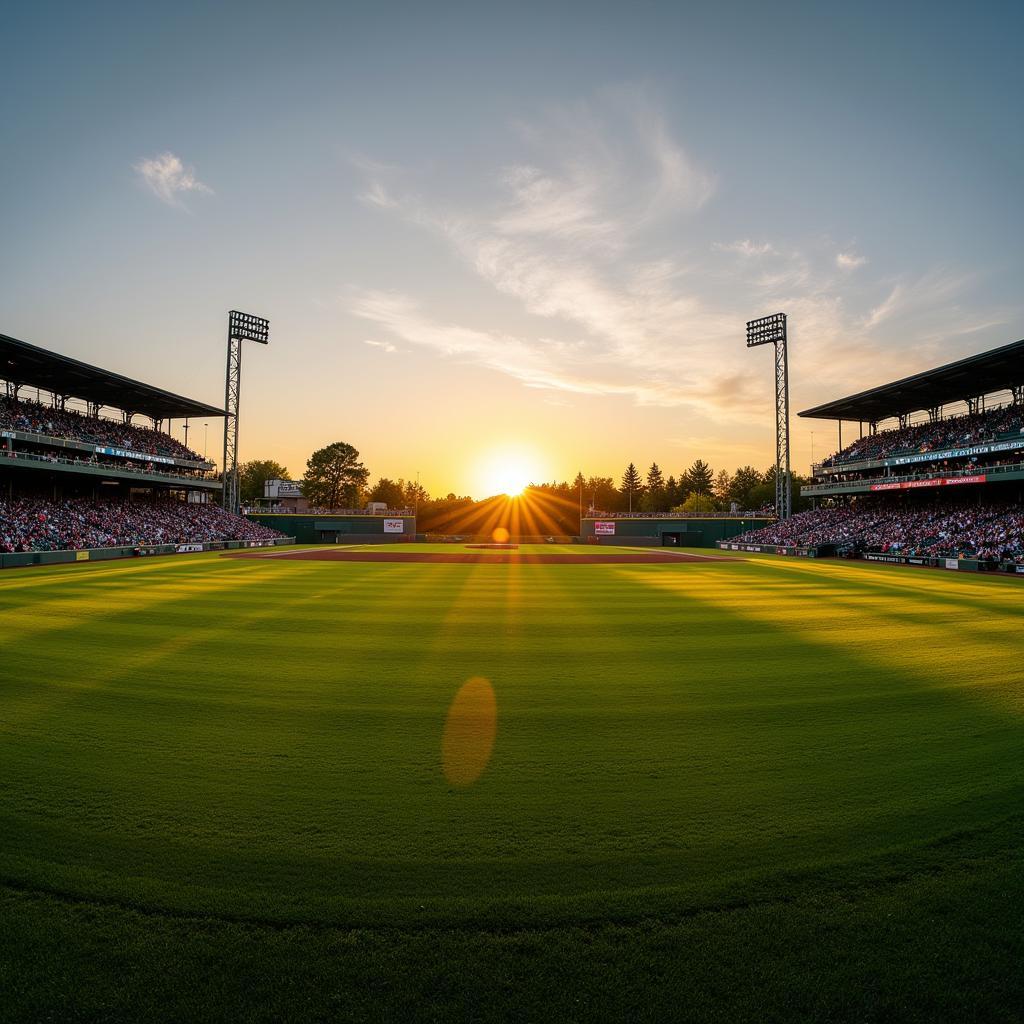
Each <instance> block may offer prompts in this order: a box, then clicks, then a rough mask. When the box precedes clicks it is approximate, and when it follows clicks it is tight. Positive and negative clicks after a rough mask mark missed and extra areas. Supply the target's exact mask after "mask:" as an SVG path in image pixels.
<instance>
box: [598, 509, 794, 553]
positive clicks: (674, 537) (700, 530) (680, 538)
mask: <svg viewBox="0 0 1024 1024" xmlns="http://www.w3.org/2000/svg"><path fill="white" fill-rule="evenodd" d="M772 522H774V520H772V519H770V518H768V517H762V518H753V517H750V516H745V517H740V516H728V515H722V516H716V517H714V518H712V517H708V518H705V517H703V516H690V517H686V516H678V517H677V516H664V517H660V518H648V517H644V516H638V517H636V518H632V517H619V518H616V517H612V516H607V517H601V516H595V517H594V518H587V519H584V520H583V525H582V531H583V541H584V542H585V543H588V544H592V543H595V542H596V543H599V544H630V545H637V544H642V545H657V546H666V547H675V546H678V547H687V548H711V547H714V546H715V543H716V542H717V541H720V540H728V539H729V538H730V537H737V536H739V534H741V533H746V532H747V530H758V529H760V528H761V527H762V526H768V525H769V524H770V523H772Z"/></svg>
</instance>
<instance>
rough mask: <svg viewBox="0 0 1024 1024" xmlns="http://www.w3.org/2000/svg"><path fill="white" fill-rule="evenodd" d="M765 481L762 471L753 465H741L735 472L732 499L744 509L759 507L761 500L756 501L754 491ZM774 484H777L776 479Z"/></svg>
mask: <svg viewBox="0 0 1024 1024" xmlns="http://www.w3.org/2000/svg"><path fill="white" fill-rule="evenodd" d="M763 483H764V480H763V478H762V476H761V473H760V472H759V471H758V470H756V469H754V467H753V466H740V468H739V469H737V470H736V472H735V473H734V474H733V478H732V488H731V490H730V492H729V497H730V500H732V501H735V502H736V504H737V505H739V507H740V508H741V509H743V510H747V509H754V508H757V507H758V505H759V504H760V502H758V503H756V504H755V503H754V491H755V490H756V489H757V488H758V487H760V486H761V485H762V484H763ZM772 486H773V487H774V486H775V484H774V480H773V482H772Z"/></svg>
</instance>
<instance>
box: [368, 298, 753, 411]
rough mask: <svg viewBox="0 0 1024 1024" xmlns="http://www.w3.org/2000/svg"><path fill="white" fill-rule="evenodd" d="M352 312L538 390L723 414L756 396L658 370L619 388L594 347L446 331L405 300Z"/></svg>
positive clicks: (726, 382)
mask: <svg viewBox="0 0 1024 1024" xmlns="http://www.w3.org/2000/svg"><path fill="white" fill-rule="evenodd" d="M350 309H351V311H352V312H353V313H355V315H356V316H359V317H362V318H364V319H366V320H369V321H371V322H373V323H375V324H378V325H379V326H381V327H383V328H385V329H386V330H388V331H390V332H391V333H392V334H393V335H394V336H395V337H397V338H400V339H401V340H402V341H405V342H407V343H409V344H411V345H416V346H420V347H422V348H427V349H431V350H433V351H435V352H438V353H440V354H441V355H444V356H448V357H450V358H454V359H459V360H461V361H463V362H468V363H473V364H476V365H480V366H484V367H487V368H488V369H491V370H497V371H499V372H501V373H504V374H507V375H508V376H511V377H513V378H515V379H517V380H519V381H521V382H522V383H523V384H525V385H526V386H528V387H532V388H542V389H547V390H552V391H561V392H567V393H571V394H580V395H618V396H625V397H630V398H632V399H634V400H635V401H636V402H637V403H638V404H640V405H660V406H674V405H681V404H691V405H693V406H695V407H702V408H707V409H715V408H717V406H718V404H719V402H720V401H722V400H723V399H728V400H730V401H733V400H737V399H742V398H744V397H749V396H750V391H751V389H750V380H749V378H748V377H747V375H745V374H742V373H740V374H734V373H723V374H717V373H715V371H714V370H711V371H709V372H708V373H707V374H704V375H702V376H701V378H700V379H699V380H696V379H695V380H690V381H678V380H673V379H672V378H671V376H670V375H668V374H665V373H661V372H659V371H658V370H657V369H652V370H650V371H648V372H646V373H641V374H639V375H638V376H636V377H635V378H634V379H633V380H630V381H617V380H615V379H611V377H606V376H603V374H602V371H605V370H607V366H606V365H602V363H601V361H600V360H598V361H596V362H595V361H594V359H593V355H592V353H591V352H590V351H589V350H588V349H587V347H586V346H581V345H573V344H566V343H564V342H561V341H558V340H555V339H552V338H545V337H541V338H536V339H528V338H523V337H519V336H517V335H513V334H508V333H504V332H497V331H488V330H482V329H479V328H472V327H466V326H464V325H460V324H453V323H446V322H444V321H441V320H437V319H435V318H433V317H431V316H429V315H428V314H426V313H425V312H424V311H423V310H422V309H421V308H420V306H419V304H418V303H417V302H416V301H415V300H414V299H412V298H410V297H409V296H406V295H402V294H400V293H397V292H383V291H363V292H360V293H358V294H356V295H354V296H353V298H352V301H351V303H350Z"/></svg>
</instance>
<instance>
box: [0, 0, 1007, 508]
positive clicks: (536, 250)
mask: <svg viewBox="0 0 1024 1024" xmlns="http://www.w3.org/2000/svg"><path fill="white" fill-rule="evenodd" d="M1022 10H1024V8H1021V6H1020V5H1019V4H1017V5H1010V4H995V3H990V4H984V3H982V4H974V5H970V6H967V5H962V6H960V5H943V4H938V5H935V4H920V5H916V4H900V5H893V4H890V3H886V4H871V3H861V4H852V5H831V4H820V3H808V4H806V5H804V4H783V5H766V4H760V3H746V4H744V3H731V4H702V5H687V4H681V3H664V4H658V3H631V4H621V3H616V4H601V3H588V4H578V5H577V4H552V3H545V4H530V3H517V4H504V5H492V4H473V5H470V4H457V5H456V4H443V3H438V4H422V3H420V4H408V5H404V4H400V3H399V4H388V5H367V4H360V5H356V4H344V3H331V4H327V3H325V4H302V3H297V4H278V5H271V4H245V5H242V4H238V5H234V6H232V5H229V4H221V5H215V6H214V5H209V6H208V5H205V4H190V3H177V4H174V5H160V6H155V5H138V4H123V5H117V4H102V5H92V4H89V5H85V4H66V5H62V4H48V3H40V4H36V5H27V4H26V5H20V7H18V8H17V9H13V10H11V11H10V12H8V14H7V17H6V24H5V32H4V35H5V42H6V45H5V58H4V62H3V65H2V67H0V86H2V88H0V133H2V136H0V137H2V138H3V152H4V160H3V162H2V163H0V184H2V200H0V224H2V225H3V239H4V244H3V247H2V252H0V310H2V317H0V332H2V333H6V334H10V335H13V336H15V337H18V338H21V339H23V340H25V341H29V342H33V343H35V344H38V345H42V346H44V347H47V348H52V349H54V350H56V351H58V352H63V353H67V354H69V355H73V356H75V357H77V358H80V359H85V360H88V361H92V362H96V363H98V364H99V365H101V366H105V367H108V368H110V369H114V370H118V371H120V372H123V373H126V374H129V375H132V376H136V377H139V378H142V379H143V380H146V381H149V382H151V383H154V384H157V385H160V386H163V387H166V388H168V389H171V390H175V391H180V392H182V393H184V394H187V395H189V396H190V397H195V398H199V399H202V400H206V401H209V402H212V403H214V404H221V403H222V401H223V374H224V329H225V323H226V313H227V310H228V309H230V308H238V309H242V310H246V311H249V312H253V313H256V314H259V315H261V316H266V317H268V318H269V319H270V320H271V325H272V326H271V344H270V346H269V347H268V348H266V349H264V348H262V347H259V346H255V345H250V346H249V347H248V348H247V349H246V351H245V356H244V381H243V389H242V401H243V415H242V424H241V432H240V437H241V454H242V457H243V458H245V459H248V458H275V459H278V460H280V461H282V462H284V463H285V464H286V465H287V466H288V467H289V468H290V469H291V471H292V473H293V475H294V476H296V477H297V476H299V475H301V472H302V469H303V467H304V464H305V460H306V458H307V457H308V455H309V453H310V452H311V451H312V450H313V449H314V448H317V447H321V446H322V445H324V444H326V443H328V442H331V441H335V440H345V441H348V442H350V443H352V444H354V445H355V446H356V447H357V448H359V449H360V451H361V452H362V454H363V457H364V460H365V462H366V464H367V465H368V467H369V468H370V470H371V473H372V475H373V477H374V478H375V477H377V476H389V477H400V476H401V477H406V478H409V477H415V476H416V474H417V472H419V473H420V475H421V479H422V482H423V484H424V485H425V486H426V487H427V489H428V490H430V491H431V492H432V493H435V494H436V493H445V492H448V491H456V492H458V493H470V494H473V495H474V496H477V497H480V496H483V495H484V494H486V493H487V490H488V481H489V479H490V477H489V476H488V474H489V473H491V472H492V471H493V467H494V465H495V463H496V462H501V461H502V460H506V461H507V460H518V463H519V464H523V465H525V466H526V468H527V470H528V471H530V472H531V475H533V476H534V477H535V478H537V479H553V478H558V479H563V478H567V479H571V478H572V477H573V476H574V475H575V474H576V472H577V470H580V469H582V470H583V471H584V472H585V473H587V474H604V475H614V476H615V477H616V478H618V477H619V476H620V475H621V472H622V469H623V468H624V467H625V465H626V464H627V463H628V462H629V461H631V460H632V461H635V462H636V463H637V464H638V465H641V466H642V468H646V466H647V465H648V464H649V463H650V462H651V461H652V460H655V461H657V462H658V463H659V464H660V465H661V466H662V467H663V469H664V470H665V472H666V473H668V472H673V473H676V474H678V473H679V471H680V470H682V469H683V468H685V466H687V465H689V464H690V463H691V462H692V461H693V460H694V459H695V458H697V457H701V458H704V459H707V460H708V461H709V462H710V463H711V464H712V466H713V467H714V468H715V469H716V470H717V469H719V468H722V467H725V468H728V469H730V470H732V469H735V468H736V466H737V465H740V464H743V463H748V462H752V463H754V464H756V465H758V466H759V467H765V466H767V465H768V464H769V463H770V462H771V461H772V459H773V457H774V447H773V445H774V442H773V429H774V426H773V422H774V421H773V412H772V405H771V402H772V366H771V354H770V352H769V351H767V350H754V351H747V349H746V348H745V344H744V321H746V320H747V319H750V318H751V317H754V316H759V315H762V314H766V313H771V312H774V311H776V310H785V311H787V312H788V313H789V314H790V318H791V321H790V322H791V376H792V392H793V409H794V414H795V411H796V410H798V409H802V408H806V407H808V406H811V405H813V404H815V403H818V402H821V401H824V400H827V399H829V398H832V397H838V396H840V395H843V394H847V393H850V392H852V391H856V390H861V389H862V388H864V387H868V386H871V385H873V384H878V383H882V382H884V381H887V380H890V379H893V378H895V377H897V376H900V375H902V374H905V373H909V372H912V371H914V370H917V369H924V368H927V367H929V366H932V365H935V364H937V363H940V362H944V361H946V360H948V359H952V358H957V357H959V356H961V355H966V354H969V353H972V352H977V351H981V350H984V349H985V348H989V347H992V346H995V345H999V344H1005V343H1007V342H1009V341H1014V340H1017V339H1019V338H1021V337H1024V310H1022V298H1021V281H1022V280H1024V252H1022V246H1021V243H1020V239H1021V230H1022V226H1024V224H1022V221H1024V202H1022V199H1021V190H1020V182H1021V180H1022V176H1024V131H1022V124H1021V113H1020V100H1021V96H1024V71H1022V68H1024V62H1022V60H1021V57H1020V52H1019V44H1020V38H1021V33H1022V30H1024V15H1022V13H1021V12H1022ZM193 428H194V430H193V433H192V436H191V438H190V440H191V442H192V444H193V446H194V447H195V446H196V444H197V441H198V444H199V447H200V448H201V447H202V437H203V426H202V422H196V421H193ZM851 429H852V428H851ZM811 430H813V431H814V438H813V444H814V454H815V455H816V456H818V457H820V456H822V455H824V454H827V453H828V452H829V451H832V450H834V449H835V447H836V444H835V439H836V435H835V427H834V426H830V425H829V424H826V423H818V424H813V423H808V422H807V421H803V420H796V419H794V445H795V449H794V465H795V467H796V468H797V469H798V470H802V471H805V470H806V466H807V463H808V462H809V461H810V457H811V445H812V437H811ZM176 433H178V432H177V431H176ZM209 434H210V443H209V446H210V450H211V453H212V454H215V455H216V456H217V457H218V458H219V454H220V432H219V424H217V423H216V422H211V424H210V428H209ZM179 436H180V434H179Z"/></svg>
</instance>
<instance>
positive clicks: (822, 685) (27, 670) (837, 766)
mask: <svg viewBox="0 0 1024 1024" xmlns="http://www.w3.org/2000/svg"><path fill="white" fill-rule="evenodd" d="M411 547H412V546H409V548H411ZM362 550H364V551H367V550H371V549H365V548H364V549H362ZM381 550H382V551H386V552H390V555H391V556H392V557H393V556H394V555H395V551H394V549H381ZM415 550H416V551H417V552H420V553H431V552H437V553H449V554H450V553H452V551H453V550H454V546H452V545H443V546H437V547H431V546H426V545H417V546H416V547H415ZM466 550H468V549H466ZM602 550H603V549H602ZM519 553H520V554H521V555H524V556H525V555H535V556H538V557H536V558H519V559H507V560H504V561H501V562H495V563H493V564H492V563H491V562H489V561H487V560H476V561H423V560H406V561H402V560H391V561H379V562H378V561H373V560H369V561H337V560H331V559H324V558H320V557H304V558H301V559H292V558H289V557H281V555H282V554H287V552H275V557H227V556H222V555H216V554H208V555H189V556H179V557H171V558H153V559H137V560H134V561H131V562H110V563H105V564H104V563H93V564H89V563H86V564H82V565H75V566H67V567H64V566H62V567H53V568H35V569H26V570H9V571H6V572H4V573H3V574H0V623H2V629H0V993H3V996H2V998H0V1020H37V1019H40V1020H42V1019H45V1020H56V1021H64V1020H69V1021H86V1020H89V1021H92V1020H95V1021H101V1020H102V1021H105V1022H111V1021H130V1020H131V1021H134V1020H146V1019H174V1020H183V1021H184V1020H188V1021H204V1020H221V1019H230V1020H240V1021H248V1020H252V1021H283V1020H324V1021H327V1020H338V1021H362V1020H381V1021H383V1020H396V1021H398V1020H408V1019H411V1018H412V1017H414V1016H415V1017H418V1018H419V1019H426V1020H459V1021H464V1020H479V1021H491V1020H531V1021H540V1020H560V1021H565V1020H583V1019H589V1020H592V1019H609V1020H613V1019H614V1020H645V1021H647V1020H649V1021H664V1020H694V1021H697V1020H722V1021H738V1020H773V1021H793V1020H817V1021H826V1020H827V1021H875V1020H877V1021H883V1020H893V1019H900V1020H920V1021H934V1020H937V1019H945V1020H949V1019H957V1020H977V1021H983V1020H984V1021H989V1020H1006V1021H1010V1020H1015V1019H1019V1018H1018V1017H1017V1016H1016V1015H1017V1014H1019V1013H1020V1009H1021V1006H1024V971H1021V969H1020V965H1021V963H1022V962H1024V939H1022V936H1024V864H1022V852H1021V851H1022V843H1021V839H1022V825H1024V668H1022V654H1024V639H1022V630H1021V626H1022V621H1024V618H1022V611H1024V580H1016V579H996V578H985V577H980V576H972V575H968V574H956V573H944V572H940V571H933V570H915V569H902V568H894V567H889V566H878V565H864V564H859V563H843V562H814V561H803V560H787V559H783V558H775V557H759V556H745V557H742V558H740V557H735V556H729V555H724V556H722V557H719V558H705V557H701V558H695V559H693V560H690V559H687V558H678V559H677V560H675V561H673V560H666V561H655V562H651V561H645V560H643V559H638V560H636V561H621V562H606V563H600V562H596V563H595V562H594V561H592V558H591V557H587V556H593V554H594V552H593V551H592V550H588V549H586V548H585V547H583V546H576V547H569V546H567V547H564V548H563V547H558V546H555V545H546V546H542V547H539V548H536V549H529V550H526V549H523V550H521V551H520V552H519ZM555 554H558V555H562V556H566V557H564V558H562V559H561V560H556V561H551V560H547V559H545V558H543V557H540V556H544V555H555ZM693 554H703V555H707V554H709V552H694V553H693ZM711 554H713V553H711ZM570 555H571V556H574V557H573V558H569V557H567V556H570Z"/></svg>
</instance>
